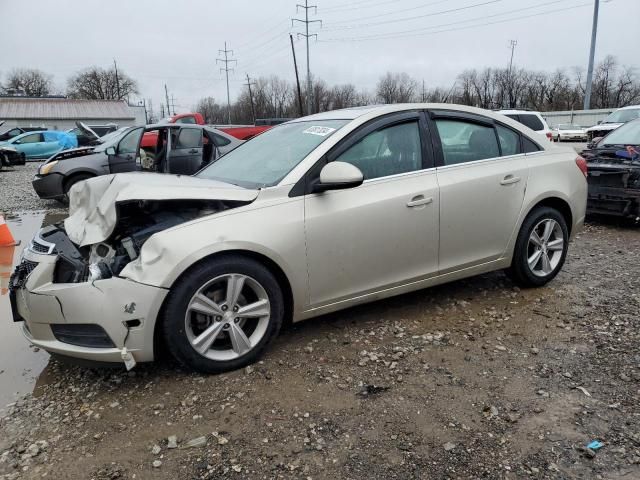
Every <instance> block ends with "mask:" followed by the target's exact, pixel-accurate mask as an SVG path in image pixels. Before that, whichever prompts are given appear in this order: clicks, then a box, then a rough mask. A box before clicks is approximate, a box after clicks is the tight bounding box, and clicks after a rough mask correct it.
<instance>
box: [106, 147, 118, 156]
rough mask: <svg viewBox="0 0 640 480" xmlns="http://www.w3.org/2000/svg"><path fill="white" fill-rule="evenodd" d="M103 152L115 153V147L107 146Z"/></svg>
mask: <svg viewBox="0 0 640 480" xmlns="http://www.w3.org/2000/svg"><path fill="white" fill-rule="evenodd" d="M104 153H106V154H107V155H115V154H116V147H109V148H107V149H106V150H105V151H104Z"/></svg>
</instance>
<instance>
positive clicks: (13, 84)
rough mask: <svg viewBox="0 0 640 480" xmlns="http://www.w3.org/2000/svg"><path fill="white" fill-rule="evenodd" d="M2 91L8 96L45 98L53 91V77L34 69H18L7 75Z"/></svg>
mask: <svg viewBox="0 0 640 480" xmlns="http://www.w3.org/2000/svg"><path fill="white" fill-rule="evenodd" d="M2 91H3V93H5V94H8V95H26V96H28V97H45V96H47V95H50V94H51V93H52V91H53V81H52V76H51V75H48V74H46V73H44V72H43V71H41V70H37V69H33V68H17V69H15V70H12V71H11V72H9V74H8V75H7V81H6V82H5V83H4V85H3V86H2Z"/></svg>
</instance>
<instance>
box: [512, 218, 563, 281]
mask: <svg viewBox="0 0 640 480" xmlns="http://www.w3.org/2000/svg"><path fill="white" fill-rule="evenodd" d="M568 244H569V229H568V228H567V222H566V220H565V218H564V217H563V216H562V214H561V213H560V212H558V211H557V210H556V209H554V208H550V207H537V208H535V209H534V210H533V211H531V212H530V213H529V215H528V216H527V218H526V219H525V220H524V222H523V224H522V227H521V228H520V232H519V233H518V238H517V240H516V246H515V250H514V252H513V259H512V262H511V268H510V269H509V270H508V272H507V273H508V274H509V276H510V277H511V278H512V279H513V281H514V282H516V283H517V284H518V285H520V286H522V287H541V286H543V285H545V284H547V283H548V282H550V281H551V280H553V279H554V278H555V276H556V275H557V274H558V272H559V271H560V269H561V268H562V266H563V265H564V262H565V259H566V256H567V249H568Z"/></svg>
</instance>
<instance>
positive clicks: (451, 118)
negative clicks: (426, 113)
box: [430, 110, 529, 274]
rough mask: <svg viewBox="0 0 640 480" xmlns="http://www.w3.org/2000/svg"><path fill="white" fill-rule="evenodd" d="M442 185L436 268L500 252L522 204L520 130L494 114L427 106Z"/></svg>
mask: <svg viewBox="0 0 640 480" xmlns="http://www.w3.org/2000/svg"><path fill="white" fill-rule="evenodd" d="M430 125H431V126H432V131H433V132H436V133H435V134H434V135H432V139H433V141H434V145H433V146H434V151H435V152H436V162H437V168H436V171H437V177H438V185H439V186H440V205H439V208H440V254H439V265H440V273H441V274H446V273H449V272H452V271H456V270H460V269H464V268H467V267H473V266H476V265H480V264H483V263H487V262H491V261H493V260H497V259H498V258H500V257H501V256H502V255H503V254H504V253H505V251H506V249H507V244H508V243H509V239H510V238H511V236H512V235H513V233H514V231H515V228H516V223H517V220H518V218H519V215H520V211H521V209H522V204H523V201H524V194H525V189H526V186H527V179H528V175H529V169H528V167H527V162H526V159H525V156H524V154H522V153H521V151H522V148H521V139H520V134H519V133H518V132H517V131H515V130H512V129H511V128H509V127H506V126H504V125H499V124H496V123H495V122H494V121H493V120H492V119H490V118H488V117H483V116H480V115H475V114H464V113H460V112H453V111H443V110H440V111H437V110H434V111H432V112H430Z"/></svg>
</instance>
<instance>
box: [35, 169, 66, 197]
mask: <svg viewBox="0 0 640 480" xmlns="http://www.w3.org/2000/svg"><path fill="white" fill-rule="evenodd" d="M31 185H33V189H34V190H35V191H36V193H37V194H38V196H39V197H40V198H44V199H59V198H63V197H64V176H63V175H61V174H59V173H49V174H48V175H39V174H36V175H34V177H33V180H31Z"/></svg>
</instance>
